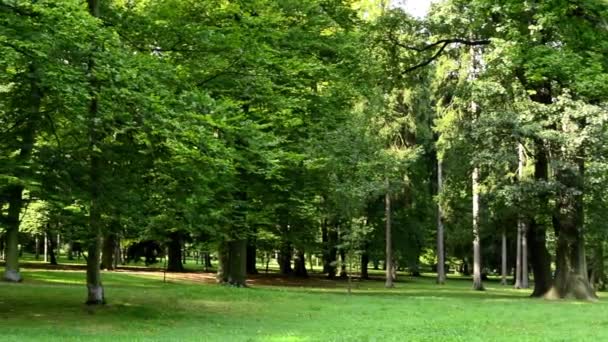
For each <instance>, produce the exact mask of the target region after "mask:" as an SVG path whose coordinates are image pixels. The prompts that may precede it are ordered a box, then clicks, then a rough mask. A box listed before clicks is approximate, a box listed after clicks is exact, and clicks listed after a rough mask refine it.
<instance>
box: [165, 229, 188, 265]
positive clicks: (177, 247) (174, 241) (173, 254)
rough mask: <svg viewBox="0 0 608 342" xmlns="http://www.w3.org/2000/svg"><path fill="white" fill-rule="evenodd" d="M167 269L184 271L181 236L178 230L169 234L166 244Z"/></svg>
mask: <svg viewBox="0 0 608 342" xmlns="http://www.w3.org/2000/svg"><path fill="white" fill-rule="evenodd" d="M167 247H168V248H167V249H168V253H167V271H169V272H184V264H183V263H182V262H183V259H182V238H181V234H180V233H179V232H172V233H171V234H169V244H168V245H167Z"/></svg>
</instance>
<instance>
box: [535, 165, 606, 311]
mask: <svg viewBox="0 0 608 342" xmlns="http://www.w3.org/2000/svg"><path fill="white" fill-rule="evenodd" d="M576 166H577V167H578V170H576V171H573V170H572V168H565V167H562V168H560V169H558V170H557V171H556V179H557V180H558V181H559V182H560V183H561V184H562V185H563V186H565V187H566V188H567V189H568V188H569V189H575V190H576V191H563V192H562V193H560V194H559V198H558V201H557V207H556V210H555V214H554V217H553V224H554V229H555V235H556V236H557V248H556V270H555V279H554V284H553V287H552V288H551V290H550V291H549V292H548V293H547V294H546V295H545V298H548V299H554V298H576V299H581V300H595V299H597V296H596V294H595V290H594V289H593V287H592V286H591V284H590V283H589V279H588V275H587V262H586V256H585V240H584V231H583V223H584V208H583V193H584V189H583V182H584V174H585V171H584V170H585V169H584V161H582V160H578V161H577V162H576Z"/></svg>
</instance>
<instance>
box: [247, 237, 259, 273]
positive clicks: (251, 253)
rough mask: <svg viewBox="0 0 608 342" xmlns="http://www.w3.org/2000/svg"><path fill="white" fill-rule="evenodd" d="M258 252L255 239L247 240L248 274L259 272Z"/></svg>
mask: <svg viewBox="0 0 608 342" xmlns="http://www.w3.org/2000/svg"><path fill="white" fill-rule="evenodd" d="M256 252H257V250H256V244H255V239H254V238H250V239H249V240H248V241H247V274H258V269H257V265H256V263H257V253H256Z"/></svg>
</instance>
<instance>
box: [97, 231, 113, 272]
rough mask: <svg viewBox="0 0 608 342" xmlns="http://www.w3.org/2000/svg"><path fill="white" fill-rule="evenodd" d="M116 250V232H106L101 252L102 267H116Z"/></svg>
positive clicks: (109, 268)
mask: <svg viewBox="0 0 608 342" xmlns="http://www.w3.org/2000/svg"><path fill="white" fill-rule="evenodd" d="M115 251H116V234H114V233H109V234H106V236H105V238H104V241H103V252H102V254H101V258H102V259H101V269H102V270H108V271H112V270H113V269H114V254H115Z"/></svg>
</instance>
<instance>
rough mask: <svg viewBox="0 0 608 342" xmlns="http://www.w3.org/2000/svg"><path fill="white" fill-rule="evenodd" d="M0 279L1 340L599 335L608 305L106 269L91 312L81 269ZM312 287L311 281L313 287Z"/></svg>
mask: <svg viewBox="0 0 608 342" xmlns="http://www.w3.org/2000/svg"><path fill="white" fill-rule="evenodd" d="M24 276H25V278H26V281H25V282H24V283H21V284H7V283H0V340H1V341H4V342H7V341H48V340H56V341H81V340H82V341H606V340H608V315H607V313H608V304H606V303H604V302H601V301H600V302H599V303H580V302H573V301H560V302H547V301H543V300H535V299H529V298H527V294H528V292H526V291H516V290H512V289H510V288H504V287H501V286H500V285H498V284H497V283H488V284H487V288H488V290H487V291H485V292H474V291H472V290H470V282H469V281H466V280H451V281H449V284H448V285H446V286H437V285H435V284H433V280H432V278H422V279H411V278H402V280H404V281H403V282H399V283H397V284H396V288H395V289H391V290H387V289H384V288H383V283H382V282H379V281H367V282H362V283H356V284H355V285H354V286H355V289H354V291H353V294H352V295H348V294H347V292H346V282H337V283H336V284H332V285H335V286H332V287H331V288H321V287H277V286H261V285H259V286H254V287H252V288H248V289H237V288H230V287H221V286H217V285H211V284H200V283H192V282H185V281H184V282H172V283H163V281H162V279H160V278H155V277H153V276H147V275H144V276H141V275H131V274H125V273H104V275H103V276H104V285H105V287H106V296H107V299H108V301H109V305H107V306H106V307H103V308H100V309H95V310H91V309H90V308H87V307H86V306H84V305H82V303H83V301H84V298H85V294H86V293H85V287H84V285H83V279H84V274H83V273H82V272H80V271H42V270H25V271H24ZM313 285H314V284H313Z"/></svg>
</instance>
